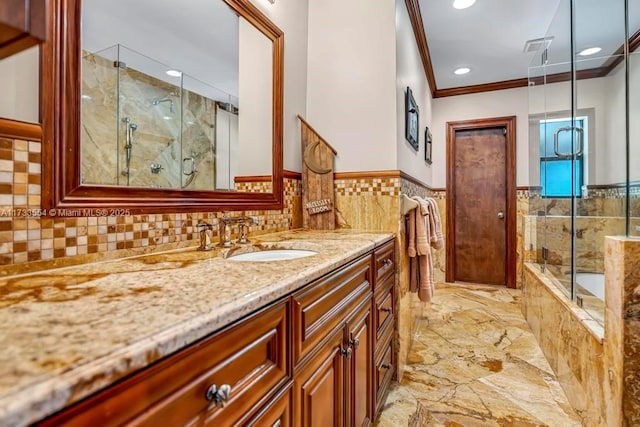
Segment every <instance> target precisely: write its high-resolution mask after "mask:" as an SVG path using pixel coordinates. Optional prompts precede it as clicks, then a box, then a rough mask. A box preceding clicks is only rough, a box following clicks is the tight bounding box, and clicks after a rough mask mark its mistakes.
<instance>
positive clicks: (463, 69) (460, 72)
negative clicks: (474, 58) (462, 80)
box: [453, 67, 471, 76]
mask: <svg viewBox="0 0 640 427" xmlns="http://www.w3.org/2000/svg"><path fill="white" fill-rule="evenodd" d="M469 71H471V68H467V67H460V68H458V69H457V70H455V71H454V72H453V74H455V75H458V76H461V75H463V74H467V73H468V72H469Z"/></svg>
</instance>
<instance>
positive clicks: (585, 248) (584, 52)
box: [572, 0, 627, 324]
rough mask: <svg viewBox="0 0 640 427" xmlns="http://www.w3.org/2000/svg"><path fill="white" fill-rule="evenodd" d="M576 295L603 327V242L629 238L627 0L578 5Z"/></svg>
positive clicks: (582, 0) (578, 0)
mask: <svg viewBox="0 0 640 427" xmlns="http://www.w3.org/2000/svg"><path fill="white" fill-rule="evenodd" d="M572 22H573V25H572V27H573V58H574V64H575V65H574V113H573V120H574V125H575V126H576V127H578V128H580V129H581V131H580V132H579V134H576V141H575V145H576V150H574V151H579V152H580V156H574V157H573V158H572V161H573V162H574V164H575V165H576V167H575V177H576V180H582V181H583V183H584V184H583V185H582V187H581V188H577V189H576V197H575V198H574V199H573V212H574V215H575V219H574V224H575V232H574V234H573V246H574V261H573V263H574V269H573V273H574V274H573V282H574V294H575V295H574V296H575V300H576V302H577V304H578V305H579V306H581V307H583V308H584V309H585V310H587V312H588V313H589V314H590V315H591V316H592V317H593V318H594V319H595V320H597V321H599V322H600V323H601V324H602V323H603V322H604V291H605V289H604V253H605V237H606V236H611V235H622V234H624V233H625V206H626V197H625V196H626V195H625V193H626V189H625V182H626V168H625V163H626V125H627V123H626V114H625V110H626V84H625V66H626V63H625V57H624V46H625V39H626V35H625V0H607V1H606V2H602V1H594V0H574V10H573V20H572Z"/></svg>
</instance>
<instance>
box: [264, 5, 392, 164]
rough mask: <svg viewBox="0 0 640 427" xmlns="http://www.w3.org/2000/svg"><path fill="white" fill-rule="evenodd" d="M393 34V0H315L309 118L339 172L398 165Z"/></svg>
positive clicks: (311, 13) (311, 25)
mask: <svg viewBox="0 0 640 427" xmlns="http://www.w3.org/2000/svg"><path fill="white" fill-rule="evenodd" d="M276 3H277V2H276ZM394 34H395V0H375V1H372V0H348V1H345V0H310V1H309V51H308V54H309V61H308V67H307V69H308V80H307V88H308V90H307V119H308V121H309V123H310V124H311V125H312V126H313V127H314V128H315V129H316V130H317V131H318V132H319V133H320V135H322V136H323V137H324V138H325V139H326V140H327V141H328V142H329V143H330V144H331V145H332V146H333V147H335V149H336V150H337V151H338V156H337V158H336V163H335V166H336V170H337V171H371V170H392V169H397V150H396V143H395V141H396V90H395V89H396V88H395V84H394V83H395V79H396V64H395V57H396V52H395V50H396V42H395V37H394Z"/></svg>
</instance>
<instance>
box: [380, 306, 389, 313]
mask: <svg viewBox="0 0 640 427" xmlns="http://www.w3.org/2000/svg"><path fill="white" fill-rule="evenodd" d="M380 311H384V312H385V313H391V307H384V308H381V309H380Z"/></svg>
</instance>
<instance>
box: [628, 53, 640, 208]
mask: <svg viewBox="0 0 640 427" xmlns="http://www.w3.org/2000/svg"><path fill="white" fill-rule="evenodd" d="M629 160H630V162H629V163H630V165H631V167H630V177H629V179H630V180H631V181H640V52H635V53H633V54H632V55H631V56H630V60H629ZM634 215H638V213H637V212H636V213H634Z"/></svg>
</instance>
